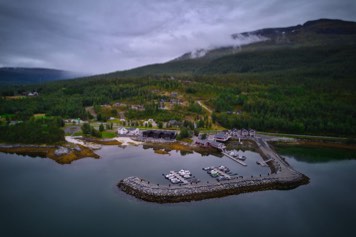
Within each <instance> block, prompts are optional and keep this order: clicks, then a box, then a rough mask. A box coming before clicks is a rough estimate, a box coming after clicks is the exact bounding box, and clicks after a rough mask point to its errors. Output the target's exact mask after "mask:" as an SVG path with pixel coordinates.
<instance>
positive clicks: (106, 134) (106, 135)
mask: <svg viewBox="0 0 356 237" xmlns="http://www.w3.org/2000/svg"><path fill="white" fill-rule="evenodd" d="M101 135H102V136H103V138H114V137H116V136H117V135H116V133H115V132H109V131H103V132H102V133H101Z"/></svg>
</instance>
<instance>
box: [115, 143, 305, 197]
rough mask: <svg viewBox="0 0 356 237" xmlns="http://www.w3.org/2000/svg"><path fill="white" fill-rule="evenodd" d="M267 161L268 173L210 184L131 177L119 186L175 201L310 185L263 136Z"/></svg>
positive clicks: (262, 150) (262, 147)
mask: <svg viewBox="0 0 356 237" xmlns="http://www.w3.org/2000/svg"><path fill="white" fill-rule="evenodd" d="M254 141H255V142H256V144H257V146H258V147H259V151H260V153H261V156H262V158H263V159H264V160H267V159H268V160H269V162H268V165H269V166H270V168H271V170H272V173H271V174H269V175H267V176H257V177H253V176H250V177H239V178H235V179H231V180H225V181H220V182H218V181H212V182H211V183H206V184H201V183H199V184H195V183H189V184H186V185H181V186H178V185H159V184H153V183H151V182H149V181H146V180H144V179H141V178H139V177H128V178H125V179H123V180H121V181H120V182H119V183H118V187H119V188H120V189H121V190H122V191H124V192H126V193H128V194H130V195H132V196H135V197H137V198H139V199H142V200H145V201H150V202H158V203H174V202H187V201H196V200H202V199H208V198H216V197H223V196H227V195H233V194H240V193H246V192H256V191H263V190H272V189H293V188H296V187H298V186H300V185H304V184H308V183H309V178H308V177H307V176H305V175H304V174H302V173H299V172H297V171H296V170H294V169H293V168H292V167H291V166H290V165H289V164H288V163H287V162H285V161H284V160H283V159H282V158H281V157H280V156H279V155H278V154H277V153H276V152H275V151H274V150H273V149H272V148H271V147H270V146H269V144H268V143H267V142H266V141H265V140H263V139H261V138H259V139H254Z"/></svg>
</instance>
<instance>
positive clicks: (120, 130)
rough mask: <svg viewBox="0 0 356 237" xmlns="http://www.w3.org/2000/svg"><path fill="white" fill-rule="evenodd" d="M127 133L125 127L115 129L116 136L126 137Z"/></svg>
mask: <svg viewBox="0 0 356 237" xmlns="http://www.w3.org/2000/svg"><path fill="white" fill-rule="evenodd" d="M128 132H129V131H128V130H127V129H126V128H125V127H119V128H118V129H117V134H119V135H126V134H127V133H128Z"/></svg>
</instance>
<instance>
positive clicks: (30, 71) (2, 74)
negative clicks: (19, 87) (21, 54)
mask: <svg viewBox="0 0 356 237" xmlns="http://www.w3.org/2000/svg"><path fill="white" fill-rule="evenodd" d="M80 76H84V74H81V73H75V72H70V71H63V70H57V69H49V68H23V67H2V68H0V84H2V85H12V84H34V83H42V82H48V81H55V80H64V79H72V78H77V77H80Z"/></svg>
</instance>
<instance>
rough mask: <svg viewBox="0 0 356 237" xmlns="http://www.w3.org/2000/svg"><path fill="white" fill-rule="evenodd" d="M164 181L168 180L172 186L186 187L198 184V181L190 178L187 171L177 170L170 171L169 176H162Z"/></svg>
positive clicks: (189, 173)
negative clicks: (180, 185)
mask: <svg viewBox="0 0 356 237" xmlns="http://www.w3.org/2000/svg"><path fill="white" fill-rule="evenodd" d="M162 175H163V176H164V177H165V178H166V179H168V180H169V181H170V182H171V183H172V184H183V185H187V184H189V183H198V182H200V180H198V179H196V178H195V177H194V176H192V174H191V172H190V171H189V170H183V169H181V170H179V171H170V172H169V174H166V175H165V174H162Z"/></svg>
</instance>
